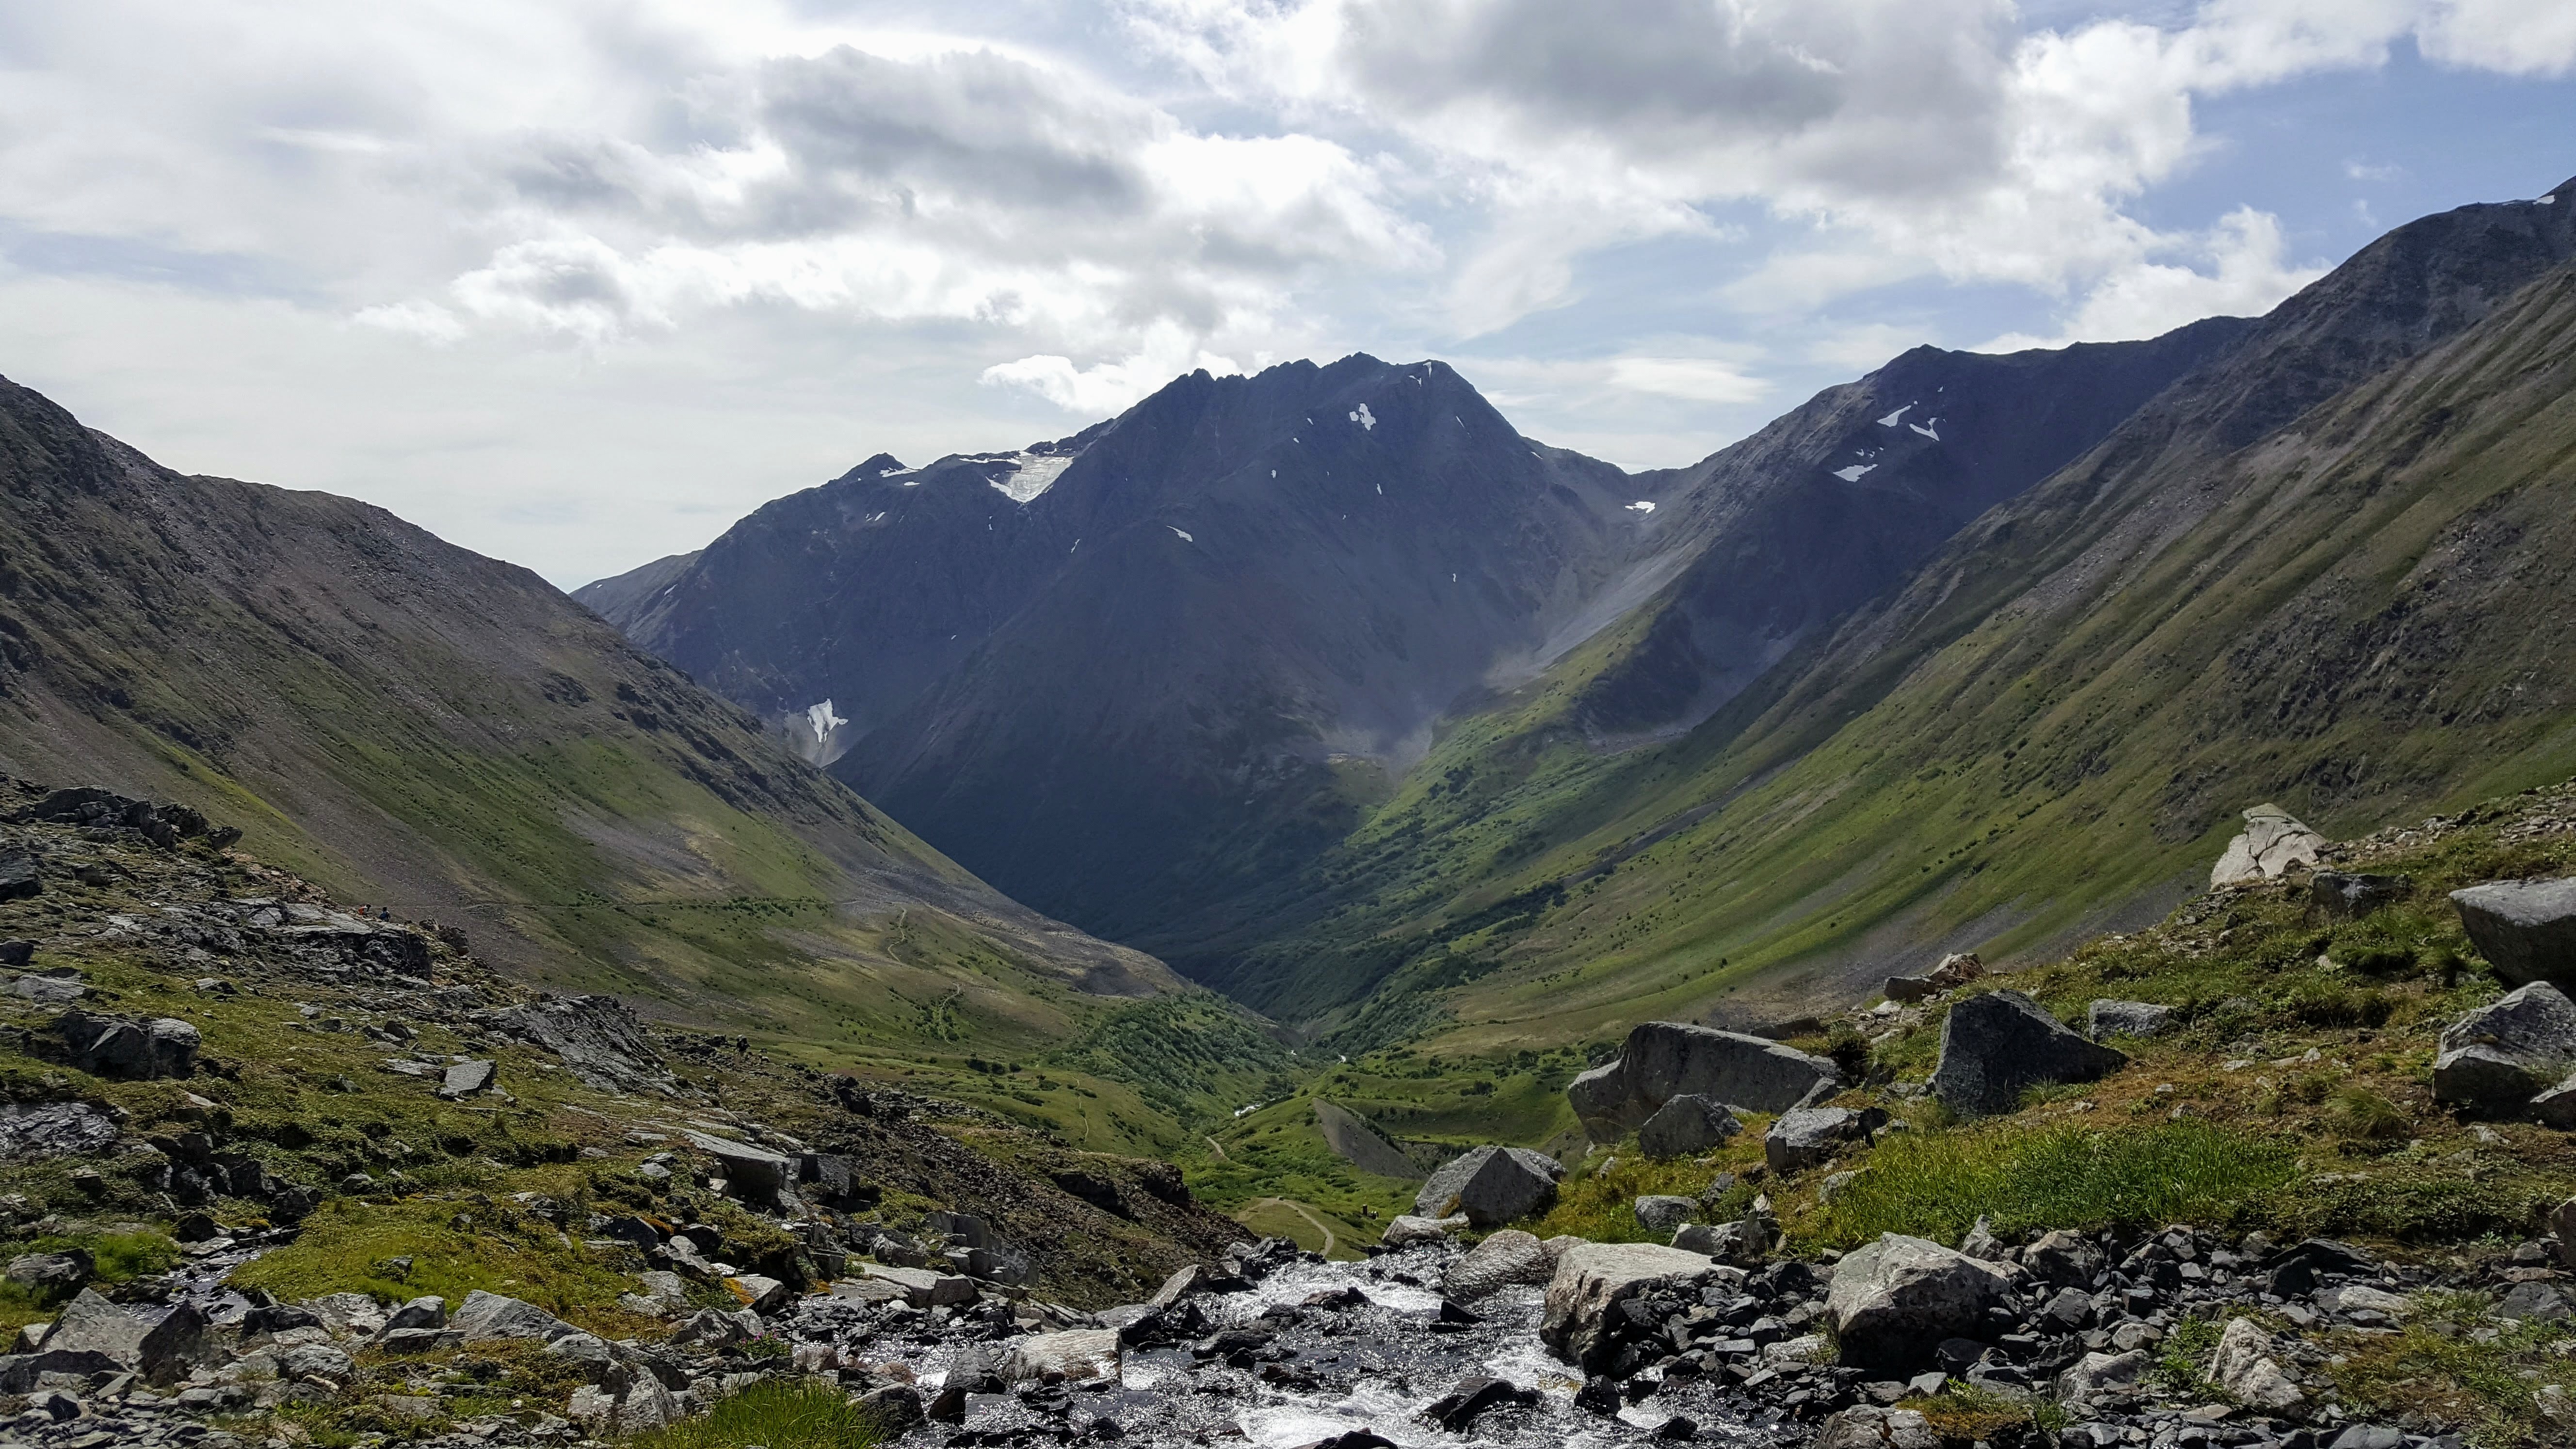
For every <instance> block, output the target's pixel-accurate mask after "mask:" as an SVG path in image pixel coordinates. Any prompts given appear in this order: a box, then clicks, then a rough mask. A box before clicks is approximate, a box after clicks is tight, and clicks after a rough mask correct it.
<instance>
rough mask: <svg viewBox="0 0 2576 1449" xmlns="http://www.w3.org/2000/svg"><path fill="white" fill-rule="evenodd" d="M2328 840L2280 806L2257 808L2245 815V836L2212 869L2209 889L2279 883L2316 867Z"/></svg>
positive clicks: (2258, 806) (2230, 844)
mask: <svg viewBox="0 0 2576 1449" xmlns="http://www.w3.org/2000/svg"><path fill="white" fill-rule="evenodd" d="M2325 843H2326V838H2325V837H2324V836H2322V835H2319V834H2317V833H2316V832H2315V831H2313V830H2310V829H2309V828H2308V827H2306V826H2304V825H2301V824H2300V823H2299V822H2298V820H2297V819H2296V818H2294V817H2293V816H2292V815H2291V814H2290V812H2289V811H2287V810H2284V809H2282V808H2281V807H2280V806H2278V805H2270V804H2265V805H2257V806H2255V807H2254V808H2253V809H2251V810H2248V811H2246V812H2245V833H2244V834H2242V835H2239V836H2237V837H2236V838H2235V839H2233V840H2231V841H2229V842H2227V849H2226V850H2225V851H2224V852H2223V853H2222V854H2220V856H2219V857H2218V864H2216V865H2214V866H2212V867H2210V871H2209V886H2210V889H2212V890H2216V889H2218V888H2219V887H2220V886H2232V885H2257V884H2260V883H2261V882H2263V881H2267V880H2278V879H2279V878H2281V877H2282V876H2285V875H2288V874H2289V873H2290V872H2291V871H2293V870H2295V869H2298V868H2299V867H2301V866H2311V867H2312V866H2314V865H2315V864H2316V863H2317V852H2318V851H2320V850H2322V849H2324V848H2325Z"/></svg>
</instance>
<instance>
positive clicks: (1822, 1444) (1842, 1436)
mask: <svg viewBox="0 0 2576 1449" xmlns="http://www.w3.org/2000/svg"><path fill="white" fill-rule="evenodd" d="M1808 1449H1941V1436H1940V1434H1939V1433H1937V1432H1935V1431H1934V1429H1933V1428H1932V1422H1931V1421H1930V1420H1929V1419H1926V1418H1924V1417H1923V1416H1922V1415H1921V1414H1920V1413H1917V1412H1916V1411H1914V1410H1912V1409H1882V1408H1880V1407H1878V1406H1877V1405H1875V1404H1863V1405H1861V1406H1860V1407H1859V1408H1856V1409H1845V1410H1843V1411H1842V1412H1840V1413H1838V1414H1835V1415H1834V1416H1832V1417H1831V1418H1828V1419H1827V1420H1825V1422H1824V1425H1823V1427H1822V1428H1819V1429H1818V1430H1817V1431H1816V1437H1815V1440H1814V1441H1813V1442H1812V1443H1811V1444H1810V1445H1809V1446H1808Z"/></svg>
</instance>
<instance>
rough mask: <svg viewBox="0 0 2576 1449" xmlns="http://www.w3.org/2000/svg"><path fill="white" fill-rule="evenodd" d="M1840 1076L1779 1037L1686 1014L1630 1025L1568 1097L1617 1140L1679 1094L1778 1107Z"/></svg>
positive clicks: (1755, 1107)
mask: <svg viewBox="0 0 2576 1449" xmlns="http://www.w3.org/2000/svg"><path fill="white" fill-rule="evenodd" d="M1841 1081H1842V1073H1841V1071H1840V1070H1839V1069H1837V1068H1836V1067H1835V1066H1834V1064H1833V1063H1832V1062H1830V1061H1828V1060H1826V1059H1825V1058H1823V1057H1819V1056H1810V1055H1809V1054H1807V1053H1805V1052H1802V1051H1799V1050H1798V1049H1796V1048H1795V1047H1788V1046H1782V1045H1781V1044H1780V1043H1778V1042H1776V1041H1766V1040H1764V1039H1763V1038H1761V1037H1758V1036H1745V1035H1743V1034H1741V1033H1739V1032H1732V1031H1719V1030H1717V1029H1715V1028H1713V1027H1705V1026H1692V1025H1690V1024H1689V1023H1687V1022H1679V1021H1648V1022H1641V1023H1639V1024H1638V1025H1637V1026H1636V1028H1635V1029H1634V1030H1632V1031H1630V1032H1629V1033H1628V1041H1627V1044H1626V1045H1625V1046H1624V1047H1622V1048H1621V1049H1620V1053H1619V1059H1618V1060H1617V1061H1614V1062H1611V1063H1610V1064H1608V1065H1607V1066H1600V1067H1595V1068H1593V1069H1592V1070H1591V1071H1588V1072H1585V1073H1584V1074H1583V1075H1581V1076H1579V1077H1576V1078H1575V1079H1574V1083H1573V1085H1571V1086H1569V1087H1567V1088H1566V1089H1565V1097H1566V1100H1567V1101H1568V1102H1571V1103H1572V1104H1573V1105H1574V1115H1575V1116H1577V1117H1579V1118H1581V1119H1582V1120H1583V1127H1584V1130H1585V1131H1586V1132H1589V1133H1590V1134H1591V1135H1592V1138H1593V1140H1594V1141H1596V1142H1615V1141H1617V1140H1618V1139H1620V1138H1622V1137H1625V1136H1626V1135H1628V1134H1629V1133H1630V1132H1633V1131H1636V1130H1637V1129H1638V1128H1640V1127H1643V1126H1644V1125H1645V1124H1646V1122H1647V1120H1648V1119H1649V1118H1651V1117H1653V1116H1654V1115H1655V1113H1656V1111H1657V1110H1658V1109H1660V1108H1661V1107H1662V1106H1663V1105H1664V1104H1665V1103H1666V1102H1669V1101H1671V1100H1672V1099H1673V1098H1675V1097H1679V1096H1682V1095H1684V1094H1693V1095H1697V1096H1703V1097H1710V1098H1713V1099H1715V1100H1717V1101H1720V1102H1728V1103H1732V1104H1734V1105H1735V1106H1738V1107H1742V1108H1744V1109H1746V1110H1748V1111H1753V1112H1779V1111H1785V1110H1786V1109H1788V1108H1791V1107H1794V1106H1796V1105H1798V1104H1799V1103H1800V1102H1803V1101H1805V1100H1807V1098H1808V1097H1809V1095H1811V1094H1812V1093H1814V1092H1815V1091H1816V1090H1817V1089H1818V1088H1820V1087H1831V1086H1834V1085H1836V1084H1838V1083H1840V1082H1841Z"/></svg>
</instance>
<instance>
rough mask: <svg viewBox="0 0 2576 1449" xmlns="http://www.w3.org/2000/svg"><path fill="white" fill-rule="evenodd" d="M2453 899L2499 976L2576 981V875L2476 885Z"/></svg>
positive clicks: (2513, 979)
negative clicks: (2562, 877)
mask: <svg viewBox="0 0 2576 1449" xmlns="http://www.w3.org/2000/svg"><path fill="white" fill-rule="evenodd" d="M2451 904H2452V905H2453V906H2454V907H2456V908H2458V910H2459V912H2460V924H2461V925H2462V926H2464V927H2466V928H2467V929H2468V933H2469V939H2470V940H2471V941H2474V942H2476V943H2477V948H2478V954H2479V955H2481V956H2484V957H2486V958H2487V964H2489V965H2491V966H2493V967H2495V972H2496V975H2498V976H2501V977H2503V978H2504V979H2505V980H2506V981H2509V982H2512V983H2514V984H2516V985H2521V984H2524V983H2528V982H2533V981H2556V982H2561V983H2564V984H2569V985H2576V876H2570V877H2568V878H2567V879H2564V880H2541V881H2497V882H2494V883H2493V884H2490V885H2482V886H2471V887H2469V888H2468V889H2467V890H2462V891H2453V892H2451Z"/></svg>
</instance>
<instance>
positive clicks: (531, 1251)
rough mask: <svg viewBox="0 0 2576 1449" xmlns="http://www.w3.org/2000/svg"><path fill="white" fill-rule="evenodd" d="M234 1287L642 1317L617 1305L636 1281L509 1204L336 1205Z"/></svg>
mask: <svg viewBox="0 0 2576 1449" xmlns="http://www.w3.org/2000/svg"><path fill="white" fill-rule="evenodd" d="M397 1258H409V1259H411V1268H410V1271H409V1272H408V1273H405V1274H403V1275H401V1276H395V1274H394V1272H393V1271H392V1270H390V1269H389V1268H388V1267H387V1265H388V1264H389V1263H390V1262H392V1260H394V1259H397ZM232 1281H233V1282H234V1283H236V1284H239V1285H241V1286H243V1287H248V1288H263V1289H266V1290H267V1291H268V1292H270V1293H272V1294H274V1295H276V1296H277V1297H278V1298H279V1299H281V1300H284V1301H288V1302H293V1301H295V1300H298V1299H303V1298H313V1297H318V1296H320V1295H321V1294H324V1293H342V1292H349V1293H365V1294H367V1295H369V1296H371V1297H373V1298H375V1299H377V1300H378V1301H380V1302H389V1303H390V1302H401V1301H402V1300H404V1299H408V1298H416V1297H419V1296H421V1295H423V1294H428V1293H435V1294H437V1295H438V1296H439V1297H441V1298H444V1299H446V1300H447V1302H448V1305H449V1306H450V1307H454V1306H455V1305H457V1304H459V1303H462V1302H463V1301H464V1300H465V1295H466V1294H468V1293H470V1292H472V1291H474V1290H475V1289H478V1288H480V1289H482V1290H484V1291H486V1292H490V1293H499V1294H503V1295H505V1296H508V1297H512V1298H522V1299H525V1300H527V1301H528V1302H530V1303H534V1304H536V1305H537V1306H538V1307H540V1308H543V1309H545V1310H546V1311H548V1312H550V1313H553V1314H555V1315H557V1316H558V1317H561V1318H563V1319H565V1320H567V1321H569V1322H573V1323H577V1324H582V1325H585V1326H589V1325H593V1324H596V1325H599V1326H601V1327H608V1328H622V1329H623V1330H624V1332H627V1333H631V1332H633V1327H632V1322H631V1320H632V1318H633V1315H631V1314H627V1313H625V1312H624V1311H623V1310H621V1309H619V1308H618V1307H617V1296H618V1295H619V1294H620V1293H624V1292H628V1291H630V1290H631V1289H632V1288H633V1287H634V1279H633V1277H632V1276H631V1275H629V1274H625V1273H620V1272H616V1271H614V1270H612V1269H611V1268H610V1267H609V1266H608V1265H606V1264H604V1263H602V1262H601V1261H599V1259H598V1258H597V1256H595V1255H594V1254H591V1253H589V1252H587V1251H585V1250H582V1249H579V1248H567V1247H565V1246H563V1244H562V1243H561V1241H560V1240H559V1239H558V1238H557V1236H556V1231H555V1229H554V1227H553V1225H552V1224H549V1223H547V1222H545V1221H544V1220H543V1219H540V1218H537V1217H535V1216H534V1215H532V1214H530V1213H528V1212H527V1211H526V1210H525V1209H524V1208H522V1207H520V1206H519V1205H518V1204H517V1203H514V1202H512V1201H510V1200H508V1199H506V1198H503V1199H497V1200H489V1201H477V1200H476V1199H475V1197H472V1196H466V1195H461V1194H460V1195H458V1196H455V1197H450V1198H409V1199H405V1200H402V1201H400V1202H393V1203H370V1202H366V1201H364V1200H362V1199H357V1198H333V1199H331V1200H330V1201H328V1202H326V1203H324V1204H323V1205H322V1206H321V1208H320V1209H319V1210H317V1211H316V1212H315V1213H314V1214H313V1215H312V1216H311V1217H310V1218H307V1219H306V1220H305V1223H304V1231H303V1233H302V1235H301V1236H299V1237H298V1238H297V1239H296V1240H295V1241H294V1242H292V1243H289V1244H287V1245H286V1246H285V1247H282V1248H277V1249H274V1250H272V1251H270V1252H268V1253H266V1254H263V1255H262V1256H260V1257H259V1258H257V1259H255V1260H253V1261H252V1262H250V1263H248V1264H245V1265H244V1266H242V1267H241V1268H239V1269H237V1270H235V1271H234V1273H233V1277H232Z"/></svg>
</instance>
